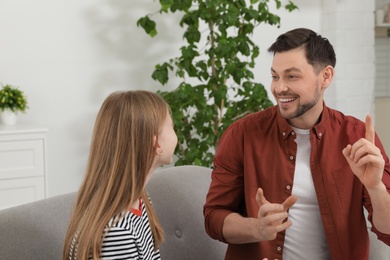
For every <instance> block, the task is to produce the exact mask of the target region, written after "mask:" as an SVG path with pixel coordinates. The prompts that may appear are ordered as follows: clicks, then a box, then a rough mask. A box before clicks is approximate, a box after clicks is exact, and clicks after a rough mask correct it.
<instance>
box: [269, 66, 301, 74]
mask: <svg viewBox="0 0 390 260" xmlns="http://www.w3.org/2000/svg"><path fill="white" fill-rule="evenodd" d="M271 72H274V73H276V71H275V70H274V68H272V67H271ZM283 72H285V73H288V72H301V70H300V69H298V68H296V67H291V68H288V69H285V70H284V71H283Z"/></svg>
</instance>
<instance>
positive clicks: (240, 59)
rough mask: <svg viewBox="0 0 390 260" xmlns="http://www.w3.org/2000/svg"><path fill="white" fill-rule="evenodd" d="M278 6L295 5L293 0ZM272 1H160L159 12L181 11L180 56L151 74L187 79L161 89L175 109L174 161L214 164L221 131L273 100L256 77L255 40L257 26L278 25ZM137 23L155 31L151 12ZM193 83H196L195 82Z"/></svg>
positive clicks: (289, 7)
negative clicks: (175, 159)
mask: <svg viewBox="0 0 390 260" xmlns="http://www.w3.org/2000/svg"><path fill="white" fill-rule="evenodd" d="M274 2H275V4H276V8H277V9H280V8H281V7H282V6H283V7H284V8H285V9H287V10H288V11H293V10H295V9H297V6H296V5H294V3H292V2H291V1H288V3H287V4H285V5H283V4H282V2H281V1H279V0H275V1H274ZM268 4H269V0H250V1H247V0H160V6H161V9H160V10H159V12H156V13H155V14H157V13H160V14H162V13H176V12H181V13H182V14H183V16H182V18H181V20H180V22H179V26H181V27H183V28H185V31H184V34H183V38H184V41H185V44H184V45H183V46H182V47H181V48H180V53H181V55H180V56H179V57H176V58H172V59H170V60H169V61H167V62H164V63H162V64H158V65H156V66H155V70H154V72H153V73H152V78H153V79H155V80H157V81H159V82H160V83H161V84H163V85H165V84H166V83H167V82H168V79H169V75H170V73H174V75H175V76H176V77H179V78H181V79H183V81H182V82H181V83H180V84H179V86H178V87H177V88H176V89H175V90H173V91H159V92H160V94H162V96H163V97H164V98H165V99H166V100H167V102H168V103H169V104H170V106H171V108H172V112H173V120H174V124H175V131H176V133H177V135H178V140H179V141H178V146H177V148H176V151H175V155H176V156H177V157H178V158H177V161H176V165H185V164H195V165H203V166H206V167H210V166H212V160H213V156H214V151H215V149H216V148H217V145H218V141H219V138H220V136H221V135H222V133H223V131H224V130H225V129H226V127H227V126H228V125H230V124H231V123H232V122H233V121H234V120H236V119H238V118H241V117H243V116H245V115H247V114H249V113H251V112H255V111H259V110H262V109H265V108H267V107H269V106H271V105H272V102H271V101H270V100H269V98H268V96H267V92H266V90H265V88H264V86H263V85H262V84H260V83H257V82H254V74H253V72H252V71H251V70H252V69H253V68H254V67H255V59H256V58H257V57H258V55H259V53H260V50H259V47H258V46H257V45H256V44H255V43H254V42H253V41H252V40H251V36H252V35H253V32H254V30H255V28H256V26H257V25H259V24H260V23H268V24H270V25H275V26H279V25H280V17H279V16H277V15H275V14H272V13H271V12H270V11H269V6H268ZM155 14H149V15H145V16H144V17H141V18H140V19H139V20H138V21H137V25H138V26H140V27H142V28H143V29H144V30H145V32H146V33H147V34H149V35H150V36H152V37H154V36H155V35H156V34H157V29H156V22H155V21H154V20H152V17H153V15H155ZM194 82H195V83H194Z"/></svg>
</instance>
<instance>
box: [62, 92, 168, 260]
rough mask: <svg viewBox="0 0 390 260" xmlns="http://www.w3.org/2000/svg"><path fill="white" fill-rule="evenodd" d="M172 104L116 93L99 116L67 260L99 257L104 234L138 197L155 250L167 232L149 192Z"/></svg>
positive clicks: (143, 95) (75, 210) (70, 229)
mask: <svg viewBox="0 0 390 260" xmlns="http://www.w3.org/2000/svg"><path fill="white" fill-rule="evenodd" d="M169 111H170V110H169V106H168V104H167V103H166V102H165V101H164V100H163V99H162V98H161V97H160V96H159V95H157V94H155V93H152V92H149V91H140V90H138V91H126V92H114V93H112V94H111V95H110V96H108V97H107V98H106V100H105V101H104V102H103V104H102V107H101V108H100V111H99V113H98V115H97V118H96V122H95V127H94V131H93V136H92V140H91V147H90V154H89V159H88V164H87V169H86V174H85V178H84V181H83V183H82V185H81V187H80V189H79V192H78V196H77V199H76V203H75V205H74V208H73V213H72V217H71V221H70V224H69V227H68V231H67V234H66V237H65V245H64V252H63V259H64V260H65V259H69V256H73V257H74V256H75V255H76V252H75V247H74V246H73V245H72V240H73V239H74V238H75V237H77V258H78V259H88V257H91V256H92V257H93V259H98V258H99V255H100V252H101V246H102V241H103V230H104V228H105V226H106V224H107V223H108V221H109V220H110V219H111V218H112V217H113V216H116V215H118V214H121V213H123V212H124V211H125V210H126V209H128V208H129V207H130V206H131V205H133V204H134V203H135V202H136V200H137V199H138V198H140V197H141V198H142V200H143V202H144V203H145V206H146V209H147V212H148V217H149V222H150V227H151V230H152V233H153V237H154V243H155V250H156V249H157V248H158V245H159V244H160V243H161V242H162V241H163V240H164V234H163V230H162V228H161V225H160V223H159V221H158V219H157V217H156V214H155V212H154V210H153V207H152V206H151V205H150V201H149V198H148V195H147V192H146V190H145V188H144V186H145V181H146V177H147V175H148V173H149V172H150V171H151V169H152V166H153V161H154V158H155V155H156V142H157V141H156V139H155V138H158V135H159V131H160V130H161V128H162V125H163V123H164V120H165V119H166V117H167V116H168V113H170V112H169Z"/></svg>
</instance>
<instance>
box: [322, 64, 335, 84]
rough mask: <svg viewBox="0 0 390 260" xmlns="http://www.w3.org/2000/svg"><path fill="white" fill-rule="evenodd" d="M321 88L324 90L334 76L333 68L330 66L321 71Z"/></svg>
mask: <svg viewBox="0 0 390 260" xmlns="http://www.w3.org/2000/svg"><path fill="white" fill-rule="evenodd" d="M321 76H322V80H321V83H322V88H323V89H326V88H327V87H328V86H329V85H330V83H332V80H333V76H334V68H333V67H332V66H330V65H328V66H326V67H325V69H323V70H322V75H321Z"/></svg>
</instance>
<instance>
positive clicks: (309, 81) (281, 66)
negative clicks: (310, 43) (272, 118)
mask: <svg viewBox="0 0 390 260" xmlns="http://www.w3.org/2000/svg"><path fill="white" fill-rule="evenodd" d="M271 74H272V83H271V91H272V94H273V95H274V97H275V100H276V101H277V104H278V107H279V110H280V113H281V115H282V116H283V117H284V118H286V119H287V120H288V121H289V122H290V124H291V125H293V126H296V127H299V128H302V127H305V128H310V127H312V125H305V124H304V125H302V121H303V122H306V124H307V123H311V124H314V123H315V121H316V120H317V119H318V117H319V115H320V114H321V112H322V108H323V104H322V102H323V93H324V89H325V88H323V87H322V83H321V82H322V81H321V80H322V72H320V73H318V75H317V74H316V73H315V71H314V68H313V66H312V65H310V64H309V63H308V62H307V60H306V57H305V50H304V49H302V48H297V49H293V50H290V51H286V52H281V53H275V55H274V59H273V62H272V68H271ZM296 121H299V122H301V123H300V124H297V123H298V122H296Z"/></svg>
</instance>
